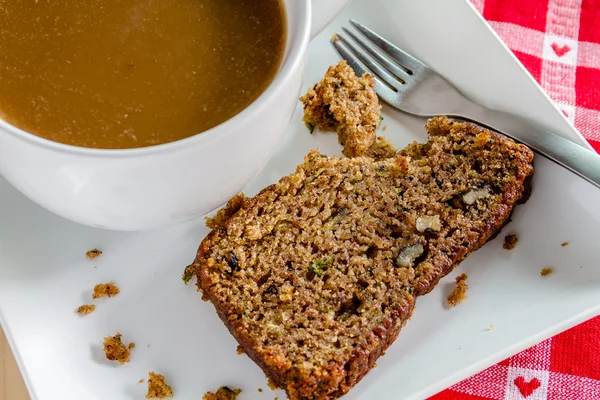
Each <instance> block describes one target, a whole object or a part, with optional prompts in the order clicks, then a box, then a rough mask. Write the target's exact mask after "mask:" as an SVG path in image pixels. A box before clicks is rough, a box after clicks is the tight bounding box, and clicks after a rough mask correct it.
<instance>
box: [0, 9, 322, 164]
mask: <svg viewBox="0 0 600 400" xmlns="http://www.w3.org/2000/svg"><path fill="white" fill-rule="evenodd" d="M311 3H312V2H311V0H303V1H302V2H298V7H300V12H299V13H298V12H294V13H291V12H290V10H289V9H288V6H287V5H286V4H287V2H286V1H283V2H282V4H283V7H284V13H285V18H286V21H287V26H288V31H287V37H286V47H287V51H286V53H287V54H286V55H285V56H284V58H283V60H282V62H281V67H280V69H279V71H278V72H277V74H276V75H275V78H273V80H272V81H271V83H270V84H269V86H267V88H266V89H265V90H264V91H263V92H262V93H261V94H260V96H258V97H257V98H256V99H255V100H254V101H253V102H252V103H250V105H249V106H247V107H246V108H244V109H243V110H242V111H240V112H239V113H237V114H236V115H234V116H233V117H231V118H229V119H228V120H227V121H225V122H223V123H221V124H219V125H217V126H215V127H213V128H210V129H209V130H207V131H204V132H201V133H197V134H194V135H192V136H189V137H186V138H183V139H179V140H175V141H173V142H168V143H163V144H159V145H154V146H147V147H136V148H128V149H96V148H90V147H80V146H74V145H70V144H65V143H60V142H55V141H52V140H49V139H46V138H43V137H40V136H37V135H34V134H33V133H30V132H27V131H25V130H23V129H20V128H18V127H16V126H14V125H11V124H9V123H8V122H6V121H4V120H3V119H0V131H1V132H4V133H7V134H10V135H12V136H14V137H15V138H17V139H19V140H21V141H24V142H27V143H28V144H31V145H34V146H37V147H41V148H44V149H47V150H51V151H54V152H59V153H63V154H67V155H76V156H87V157H100V158H129V157H140V156H149V155H153V154H156V153H171V152H176V151H180V150H183V149H187V148H190V147H191V146H195V145H197V144H199V143H201V142H203V141H207V140H211V139H212V137H213V136H215V135H219V134H221V133H222V132H221V131H232V130H236V129H238V130H240V128H242V127H243V126H244V124H245V123H247V120H248V119H249V118H251V117H252V116H253V115H255V114H257V113H260V112H261V110H262V109H264V108H265V106H266V104H267V103H268V102H269V100H270V99H272V98H273V97H274V96H276V95H277V94H278V93H279V92H280V91H281V88H282V87H284V86H286V82H288V81H289V80H290V79H292V78H293V76H294V75H295V72H296V70H297V68H298V66H299V65H301V63H302V62H303V58H304V55H305V54H306V49H307V48H308V43H309V41H310V27H311V24H312V18H311V17H312V6H311ZM292 19H295V20H297V21H300V22H299V23H298V27H297V28H296V29H294V31H293V32H290V30H289V28H290V26H291V24H290V21H291V20H292Z"/></svg>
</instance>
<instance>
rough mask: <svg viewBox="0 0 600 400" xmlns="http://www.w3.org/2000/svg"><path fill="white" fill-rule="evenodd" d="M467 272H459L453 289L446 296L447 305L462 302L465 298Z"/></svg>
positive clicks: (455, 304) (452, 305)
mask: <svg viewBox="0 0 600 400" xmlns="http://www.w3.org/2000/svg"><path fill="white" fill-rule="evenodd" d="M467 278H468V276H467V274H461V275H459V276H457V277H456V287H455V288H454V291H453V292H452V293H450V295H449V296H448V305H449V306H450V307H454V306H457V305H459V304H460V303H462V302H463V301H465V300H466V299H467V289H468V288H469V286H468V285H467Z"/></svg>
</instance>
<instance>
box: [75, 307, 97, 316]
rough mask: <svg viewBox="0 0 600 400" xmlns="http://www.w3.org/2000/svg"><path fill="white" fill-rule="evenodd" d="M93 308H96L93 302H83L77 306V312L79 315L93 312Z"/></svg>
mask: <svg viewBox="0 0 600 400" xmlns="http://www.w3.org/2000/svg"><path fill="white" fill-rule="evenodd" d="M94 310H96V306H95V305H94V304H84V305H82V306H79V308H78V309H77V312H78V313H79V314H80V315H89V314H91V313H93V312H94Z"/></svg>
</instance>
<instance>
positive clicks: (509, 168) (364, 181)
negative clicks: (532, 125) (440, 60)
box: [191, 117, 533, 400]
mask: <svg viewBox="0 0 600 400" xmlns="http://www.w3.org/2000/svg"><path fill="white" fill-rule="evenodd" d="M426 128H427V130H428V131H429V133H430V137H429V141H428V142H427V143H426V144H416V143H415V144H412V145H409V146H408V147H407V148H405V149H404V150H401V151H399V152H398V153H396V154H395V155H394V156H393V157H391V158H387V159H383V160H377V161H376V160H373V159H371V158H368V157H358V158H338V157H326V156H324V155H322V154H319V153H318V152H315V151H313V152H311V153H309V154H308V155H307V156H306V158H305V161H304V163H303V164H302V165H300V166H299V167H298V168H297V170H296V172H295V173H293V174H291V175H289V176H287V177H284V178H283V179H281V180H280V182H279V183H277V184H275V185H272V186H269V187H267V188H266V189H264V190H263V191H262V192H261V193H259V194H258V195H257V196H255V197H253V198H250V199H246V198H244V197H238V198H236V199H235V200H234V201H231V202H230V204H229V208H228V209H227V210H226V211H225V212H223V213H221V214H220V215H221V217H220V219H219V220H218V221H213V223H212V226H213V228H214V229H213V230H212V231H211V232H210V234H209V235H208V236H207V237H206V239H204V241H203V242H202V244H201V245H200V248H199V250H198V253H197V257H196V260H195V261H194V263H193V264H192V266H191V268H193V269H194V271H195V273H196V275H197V277H198V286H199V289H200V290H201V291H202V292H203V298H204V299H205V300H210V301H211V302H212V303H213V305H214V307H215V308H216V311H217V313H218V315H219V317H220V318H221V319H222V321H223V322H224V323H225V325H226V326H227V327H228V329H229V331H230V332H231V334H232V335H233V336H234V337H235V338H236V339H237V341H238V342H239V344H240V345H241V346H242V347H243V349H244V351H245V353H246V354H248V356H250V357H251V358H252V359H253V360H254V361H255V362H256V363H257V364H258V365H259V366H260V367H261V368H262V369H263V370H264V372H265V373H266V374H267V376H268V377H269V378H271V379H272V380H273V381H274V382H275V384H276V385H277V386H279V387H281V388H283V389H285V390H286V392H287V394H288V396H289V398H290V399H292V400H295V399H334V398H337V397H339V396H341V395H343V394H344V393H346V392H347V391H348V390H349V389H350V388H351V387H352V386H354V385H355V384H356V383H357V382H358V381H359V380H360V379H361V378H362V377H363V376H364V375H365V374H366V373H367V372H368V371H369V369H370V368H371V367H372V366H373V364H374V363H375V361H376V360H377V358H378V357H379V356H380V355H382V354H383V353H384V352H385V350H386V348H387V347H388V346H389V345H390V344H391V343H392V342H393V341H394V340H395V339H396V337H397V336H398V334H399V332H400V329H401V327H402V326H403V324H404V323H405V322H406V321H407V319H408V318H409V317H410V316H411V313H412V311H413V308H414V306H415V298H416V297H417V296H420V295H423V294H426V293H427V292H429V291H430V290H432V289H433V288H434V286H435V285H436V284H437V282H438V281H439V280H440V278H442V277H443V276H444V275H446V274H447V273H449V272H450V271H451V270H452V269H453V268H454V267H455V266H456V265H458V264H459V263H460V262H461V261H462V260H463V259H464V258H465V257H467V256H468V255H469V254H470V253H471V252H473V251H474V250H476V249H478V248H479V247H481V246H482V245H483V244H485V243H486V242H487V241H488V240H489V239H490V238H492V237H493V236H494V235H496V234H497V233H498V232H499V230H500V229H501V228H502V226H503V225H504V224H506V223H507V222H508V220H509V217H510V215H511V213H512V211H513V209H514V207H515V205H516V204H517V203H519V202H520V201H522V200H524V196H526V193H527V190H526V188H527V185H528V181H529V178H530V177H531V176H532V174H533V166H532V162H533V153H532V152H531V150H529V149H528V148H527V147H525V146H523V145H520V144H516V143H515V142H514V141H512V140H511V139H509V138H507V137H505V136H503V135H500V134H497V133H495V132H491V131H489V130H486V129H483V128H480V127H478V126H476V125H473V124H469V123H460V122H456V121H453V120H451V119H448V118H445V117H438V118H433V119H431V120H430V121H429V122H428V123H427V126H426ZM224 216H227V217H228V218H225V217H224ZM232 351H233V350H232Z"/></svg>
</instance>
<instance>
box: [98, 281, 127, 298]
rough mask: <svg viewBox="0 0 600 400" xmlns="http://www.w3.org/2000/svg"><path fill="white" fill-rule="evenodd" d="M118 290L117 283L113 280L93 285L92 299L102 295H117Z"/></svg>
mask: <svg viewBox="0 0 600 400" xmlns="http://www.w3.org/2000/svg"><path fill="white" fill-rule="evenodd" d="M119 292H120V290H119V288H118V287H117V285H115V283H114V282H108V283H99V284H97V285H96V286H94V293H93V294H92V298H93V299H100V298H102V297H113V296H116V295H118V294H119Z"/></svg>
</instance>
